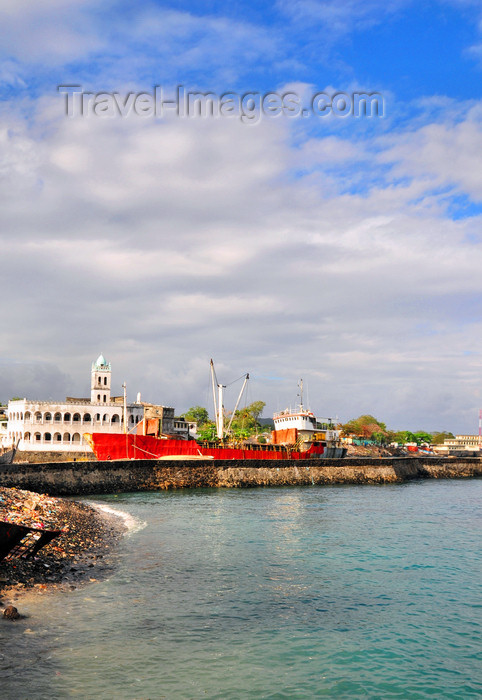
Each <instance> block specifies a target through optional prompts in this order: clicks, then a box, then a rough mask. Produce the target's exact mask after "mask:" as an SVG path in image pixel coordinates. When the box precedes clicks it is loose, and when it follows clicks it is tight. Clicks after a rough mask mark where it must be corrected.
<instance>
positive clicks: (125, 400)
mask: <svg viewBox="0 0 482 700" xmlns="http://www.w3.org/2000/svg"><path fill="white" fill-rule="evenodd" d="M122 388H123V389H124V433H126V434H127V385H126V383H125V382H124V384H123V385H122Z"/></svg>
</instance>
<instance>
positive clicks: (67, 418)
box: [64, 413, 70, 423]
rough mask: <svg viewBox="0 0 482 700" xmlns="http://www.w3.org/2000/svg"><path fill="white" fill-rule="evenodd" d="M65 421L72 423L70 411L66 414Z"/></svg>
mask: <svg viewBox="0 0 482 700" xmlns="http://www.w3.org/2000/svg"><path fill="white" fill-rule="evenodd" d="M64 423H70V413H66V414H65V416H64Z"/></svg>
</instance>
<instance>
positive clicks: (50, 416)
mask: <svg viewBox="0 0 482 700" xmlns="http://www.w3.org/2000/svg"><path fill="white" fill-rule="evenodd" d="M44 420H45V421H51V420H52V414H51V413H49V412H48V411H47V413H45V414H44Z"/></svg>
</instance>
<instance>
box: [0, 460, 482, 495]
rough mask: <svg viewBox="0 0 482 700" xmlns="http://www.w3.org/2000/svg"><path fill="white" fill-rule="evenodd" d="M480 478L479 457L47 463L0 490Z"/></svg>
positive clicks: (1, 481)
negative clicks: (306, 460)
mask: <svg viewBox="0 0 482 700" xmlns="http://www.w3.org/2000/svg"><path fill="white" fill-rule="evenodd" d="M480 476H482V459H481V458H474V457H469V458H450V457H449V458H443V457H442V458H430V457H429V458H422V457H390V458H378V459H373V458H346V459H313V460H310V461H309V462H297V463H291V464H287V463H286V462H283V461H274V460H273V461H270V462H268V463H267V462H266V461H259V462H258V461H256V460H252V461H249V462H248V463H246V462H240V461H232V460H206V461H199V462H198V461H196V462H193V461H189V460H187V461H179V460H173V461H167V460H160V461H156V460H138V461H137V460H136V461H130V460H125V461H124V460H120V461H115V462H97V461H91V462H89V461H88V462H49V463H44V464H16V463H14V464H11V465H0V486H4V487H10V488H11V487H16V488H20V489H27V490H30V491H37V492H41V493H48V494H50V495H53V496H76V495H90V494H102V493H120V492H124V493H126V492H129V491H156V490H160V489H177V488H198V487H242V488H249V487H256V486H293V485H310V484H388V483H401V482H404V481H409V480H412V479H426V478H431V479H458V478H473V477H480Z"/></svg>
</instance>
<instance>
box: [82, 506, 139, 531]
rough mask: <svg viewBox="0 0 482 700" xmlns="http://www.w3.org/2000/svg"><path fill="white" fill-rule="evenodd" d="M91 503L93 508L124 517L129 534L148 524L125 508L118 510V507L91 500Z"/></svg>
mask: <svg viewBox="0 0 482 700" xmlns="http://www.w3.org/2000/svg"><path fill="white" fill-rule="evenodd" d="M89 505H90V506H92V507H93V508H97V510H101V511H103V512H104V513H109V514H110V515H115V516H116V517H117V518H122V520H123V521H124V525H125V526H126V528H127V530H128V533H127V534H129V535H130V534H132V533H133V532H138V531H139V530H143V529H144V528H145V527H146V525H147V523H146V522H145V521H143V520H139V518H135V517H134V516H133V515H131V514H130V513H126V511H124V510H118V509H117V508H111V507H110V506H107V505H105V503H96V502H95V501H89Z"/></svg>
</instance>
